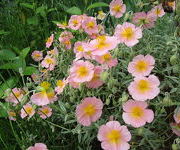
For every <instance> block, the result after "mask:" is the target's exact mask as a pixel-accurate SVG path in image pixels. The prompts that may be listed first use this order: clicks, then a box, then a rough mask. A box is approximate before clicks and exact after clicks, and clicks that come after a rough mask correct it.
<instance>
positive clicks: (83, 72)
mask: <svg viewBox="0 0 180 150" xmlns="http://www.w3.org/2000/svg"><path fill="white" fill-rule="evenodd" d="M77 74H78V76H79V77H85V76H87V75H88V69H87V68H86V67H85V66H81V67H79V68H78V70H77Z"/></svg>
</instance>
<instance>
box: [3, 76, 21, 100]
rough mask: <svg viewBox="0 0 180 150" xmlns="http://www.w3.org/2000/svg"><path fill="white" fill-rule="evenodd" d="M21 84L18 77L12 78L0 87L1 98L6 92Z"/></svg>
mask: <svg viewBox="0 0 180 150" xmlns="http://www.w3.org/2000/svg"><path fill="white" fill-rule="evenodd" d="M18 82H19V78H18V77H11V78H9V79H8V80H6V82H4V83H2V84H1V85H0V98H1V97H2V96H3V95H4V92H5V90H7V89H9V88H13V87H14V86H16V84H17V83H18Z"/></svg>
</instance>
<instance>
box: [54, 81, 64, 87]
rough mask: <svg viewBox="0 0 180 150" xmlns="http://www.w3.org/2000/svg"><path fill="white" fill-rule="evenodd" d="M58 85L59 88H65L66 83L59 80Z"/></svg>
mask: <svg viewBox="0 0 180 150" xmlns="http://www.w3.org/2000/svg"><path fill="white" fill-rule="evenodd" d="M56 84H57V86H59V87H63V86H64V84H65V83H64V82H63V81H62V80H58V81H57V83H56Z"/></svg>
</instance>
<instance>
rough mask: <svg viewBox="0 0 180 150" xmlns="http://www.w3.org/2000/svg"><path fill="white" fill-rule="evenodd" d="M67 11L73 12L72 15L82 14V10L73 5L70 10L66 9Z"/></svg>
mask: <svg viewBox="0 0 180 150" xmlns="http://www.w3.org/2000/svg"><path fill="white" fill-rule="evenodd" d="M66 12H67V13H69V14H72V15H81V14H82V12H81V10H80V9H79V8H78V7H75V6H74V7H71V8H69V9H68V10H66Z"/></svg>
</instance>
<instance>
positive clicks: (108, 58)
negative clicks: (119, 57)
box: [102, 54, 111, 62]
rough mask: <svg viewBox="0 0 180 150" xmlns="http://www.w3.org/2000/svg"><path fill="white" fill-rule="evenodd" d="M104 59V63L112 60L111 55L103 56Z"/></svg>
mask: <svg viewBox="0 0 180 150" xmlns="http://www.w3.org/2000/svg"><path fill="white" fill-rule="evenodd" d="M102 58H103V59H104V61H106V62H107V61H109V60H111V55H110V54H104V55H103V56H102Z"/></svg>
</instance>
